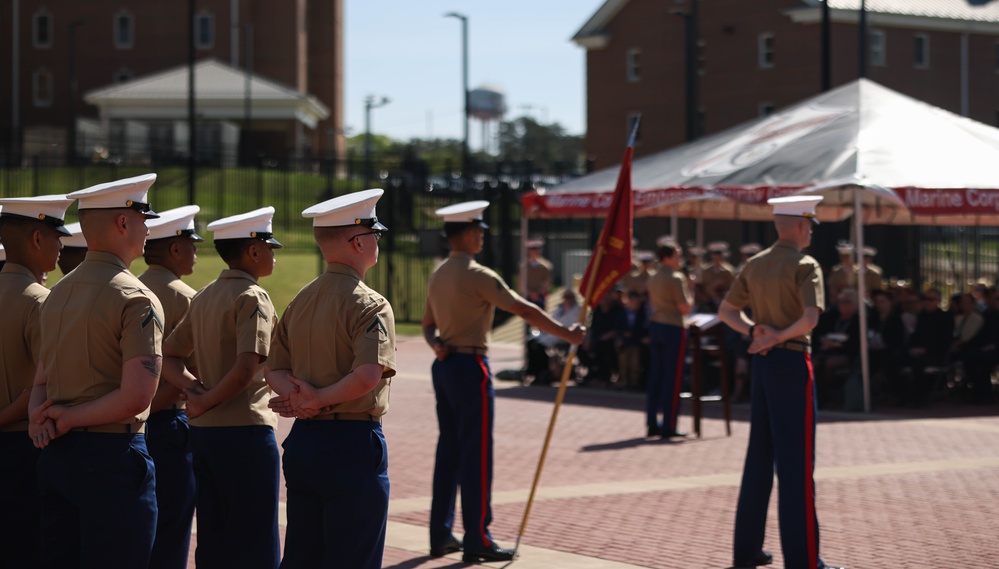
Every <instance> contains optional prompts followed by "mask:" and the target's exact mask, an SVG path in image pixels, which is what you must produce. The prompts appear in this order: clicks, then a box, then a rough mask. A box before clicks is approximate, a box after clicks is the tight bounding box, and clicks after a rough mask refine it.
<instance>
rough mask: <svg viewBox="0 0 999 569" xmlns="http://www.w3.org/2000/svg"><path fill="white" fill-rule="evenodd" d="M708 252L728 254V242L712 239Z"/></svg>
mask: <svg viewBox="0 0 999 569" xmlns="http://www.w3.org/2000/svg"><path fill="white" fill-rule="evenodd" d="M708 253H721V254H723V255H728V243H726V242H724V241H712V242H711V243H708Z"/></svg>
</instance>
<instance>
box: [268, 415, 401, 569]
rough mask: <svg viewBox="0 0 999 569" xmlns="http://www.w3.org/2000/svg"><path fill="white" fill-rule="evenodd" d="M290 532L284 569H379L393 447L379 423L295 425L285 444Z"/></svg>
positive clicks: (315, 422) (386, 521) (332, 422)
mask: <svg viewBox="0 0 999 569" xmlns="http://www.w3.org/2000/svg"><path fill="white" fill-rule="evenodd" d="M282 446H283V447H284V479H285V483H286V484H287V487H288V527H287V531H286V533H285V543H284V559H283V560H282V561H281V569H333V568H343V569H379V568H380V567H381V566H382V553H383V552H384V550H385V529H386V526H387V524H388V503H389V478H388V448H387V447H386V445H385V436H384V435H383V434H382V426H381V424H380V423H378V422H377V421H295V424H294V426H292V428H291V433H290V434H289V435H288V438H286V439H285V441H284V443H283V445H282Z"/></svg>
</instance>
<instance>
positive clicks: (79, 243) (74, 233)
mask: <svg viewBox="0 0 999 569" xmlns="http://www.w3.org/2000/svg"><path fill="white" fill-rule="evenodd" d="M66 231H69V233H70V235H69V237H63V238H61V239H60V241H62V246H63V247H79V248H81V249H86V248H87V240H86V239H85V238H84V237H83V229H82V228H81V227H80V222H79V221H77V222H76V223H70V224H69V225H67V226H66Z"/></svg>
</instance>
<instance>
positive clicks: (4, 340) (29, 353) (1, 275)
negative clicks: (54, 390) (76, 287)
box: [0, 263, 49, 432]
mask: <svg viewBox="0 0 999 569" xmlns="http://www.w3.org/2000/svg"><path fill="white" fill-rule="evenodd" d="M48 295H49V289H47V288H45V287H44V286H42V285H40V284H38V282H36V281H35V275H34V274H32V273H31V271H30V270H28V268H27V267H24V266H22V265H18V264H15V263H7V264H5V265H4V266H3V270H2V271H0V307H3V311H4V316H3V327H0V409H2V408H4V407H6V406H8V405H10V404H11V403H13V402H14V400H15V399H17V398H18V397H19V396H20V395H21V393H23V392H24V391H25V390H26V389H30V388H31V384H32V382H33V381H34V379H35V369H36V368H37V367H38V361H39V359H38V357H39V350H40V348H41V327H40V325H39V315H40V312H41V308H42V303H44V302H45V298H46V297H47V296H48ZM26 430H28V421H26V420H25V421H18V422H16V423H11V424H9V425H6V426H3V427H0V431H2V432H10V431H26Z"/></svg>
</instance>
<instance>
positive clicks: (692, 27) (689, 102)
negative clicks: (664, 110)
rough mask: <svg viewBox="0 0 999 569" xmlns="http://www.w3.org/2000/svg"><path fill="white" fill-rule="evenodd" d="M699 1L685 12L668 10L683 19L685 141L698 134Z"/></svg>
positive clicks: (691, 3)
mask: <svg viewBox="0 0 999 569" xmlns="http://www.w3.org/2000/svg"><path fill="white" fill-rule="evenodd" d="M699 2H700V0H690V7H689V8H688V9H687V10H683V9H675V10H670V14H673V15H675V16H680V17H681V18H683V38H684V60H685V61H684V77H685V80H684V86H685V91H686V115H687V141H688V142H689V141H691V140H697V139H698V138H699V137H700V136H701V132H700V130H701V129H700V112H699V111H700V69H698V67H699V65H698V51H699V48H700V39H701V37H700V23H699V22H698V19H699V18H698V7H699V6H698V5H699Z"/></svg>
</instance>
